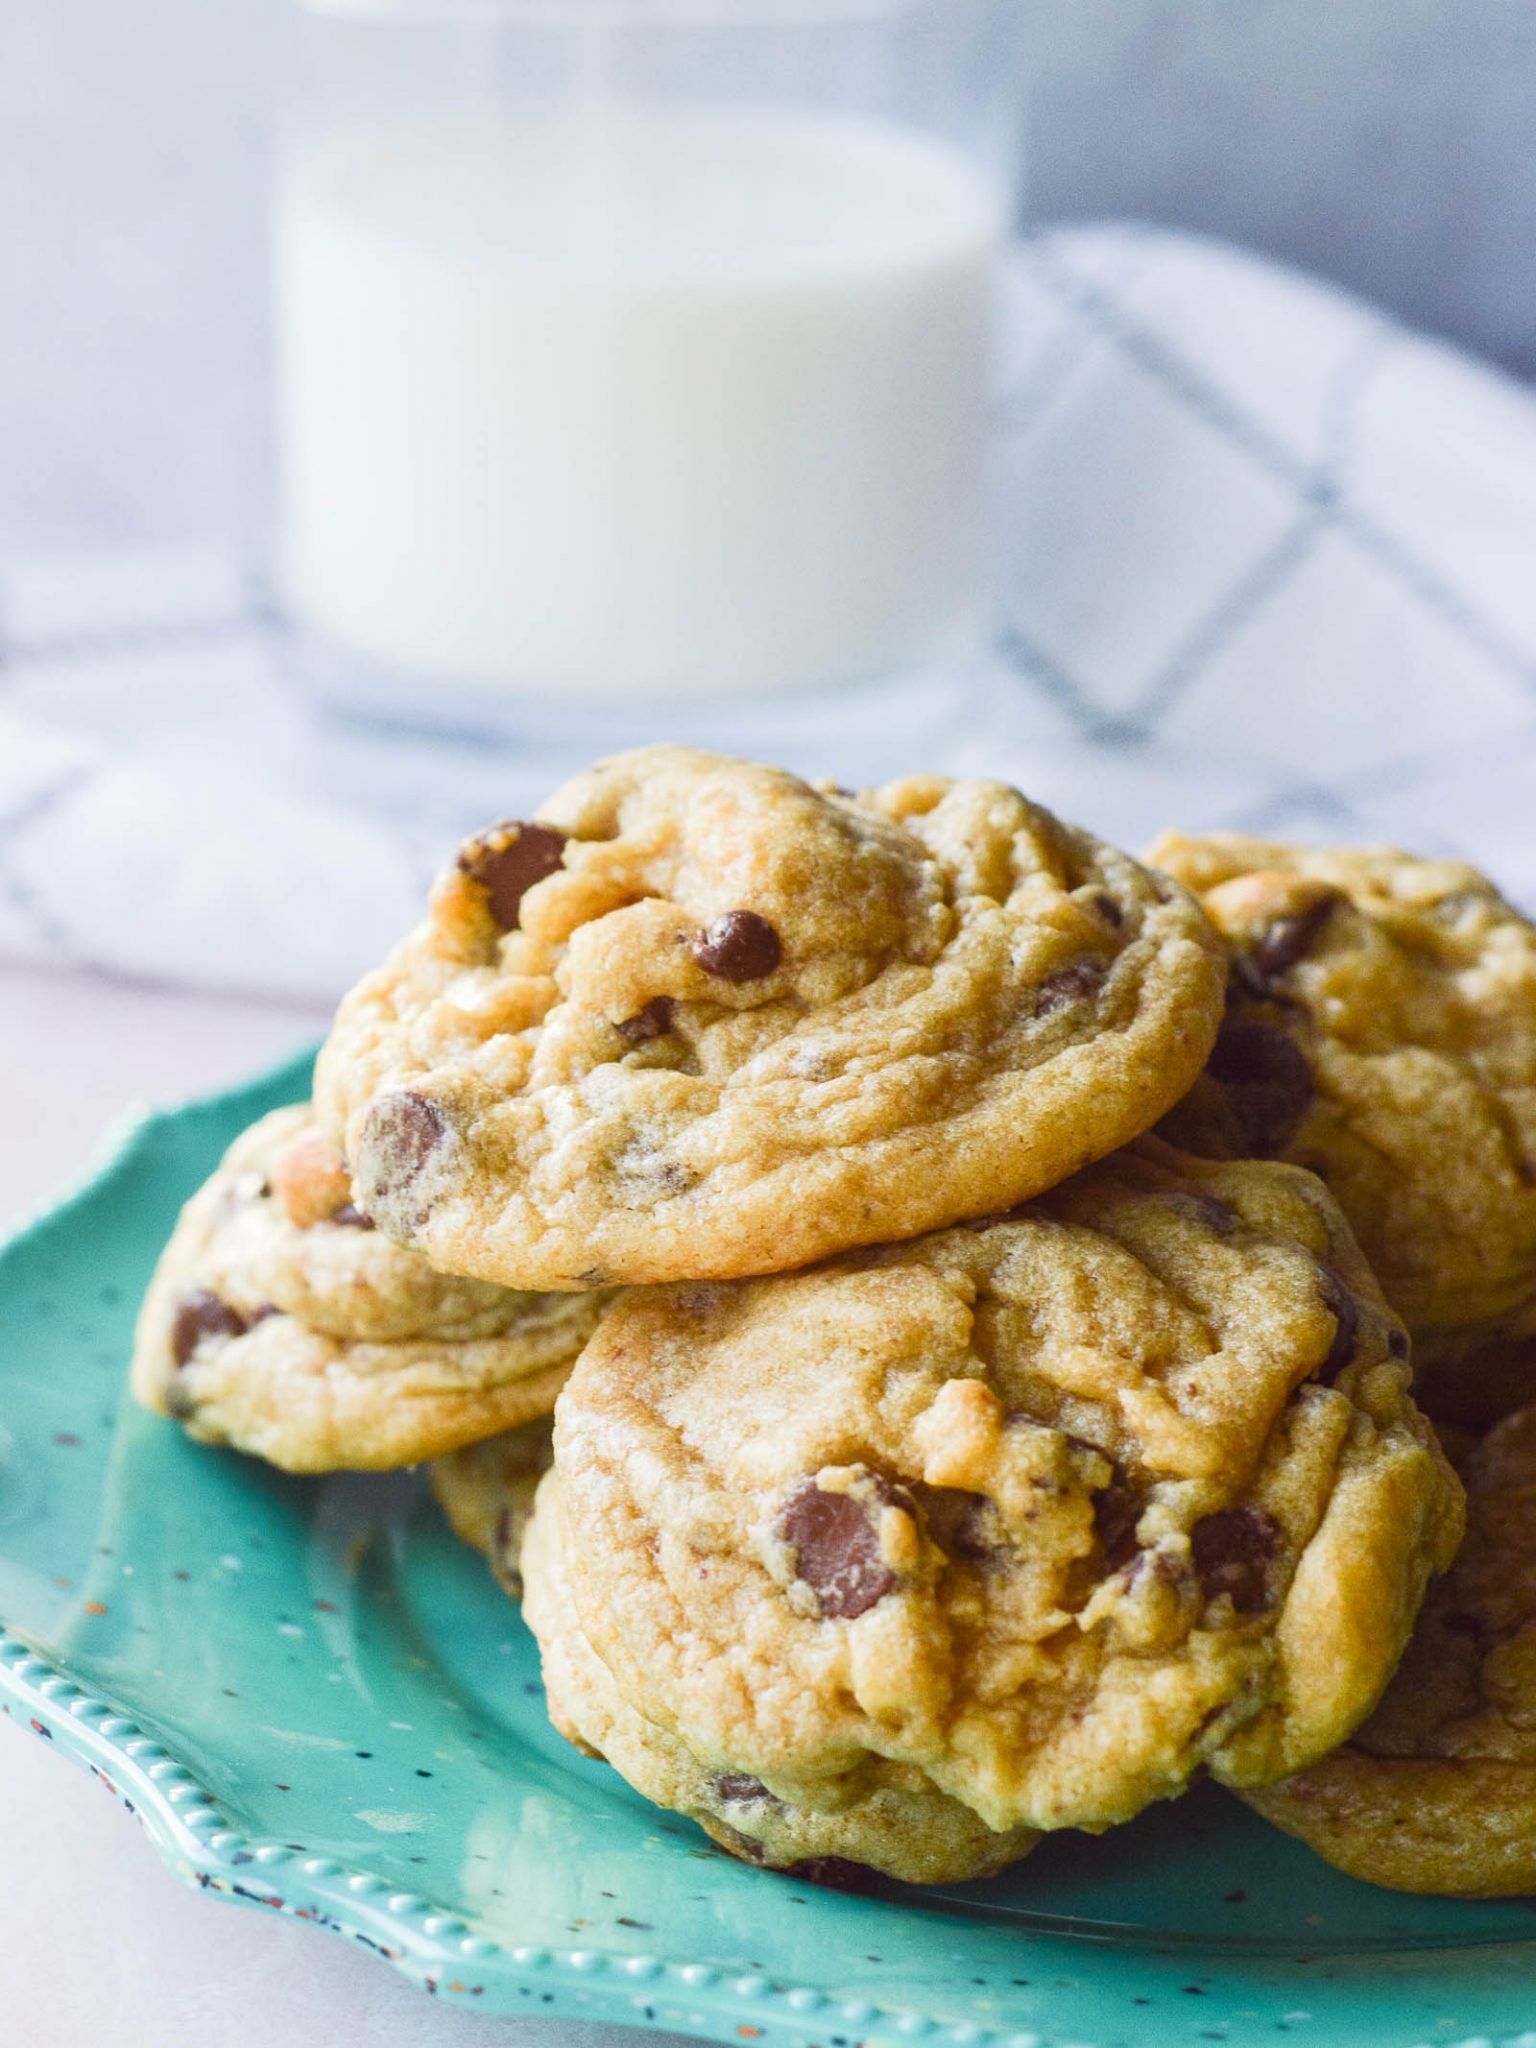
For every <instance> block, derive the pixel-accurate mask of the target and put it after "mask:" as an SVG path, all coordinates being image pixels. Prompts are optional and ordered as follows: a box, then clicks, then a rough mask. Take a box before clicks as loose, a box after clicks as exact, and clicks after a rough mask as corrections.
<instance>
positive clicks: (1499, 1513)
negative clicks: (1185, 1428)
mask: <svg viewBox="0 0 1536 2048" xmlns="http://www.w3.org/2000/svg"><path fill="white" fill-rule="evenodd" d="M1451 1448H1452V1451H1453V1455H1455V1456H1456V1460H1457V1463H1458V1465H1459V1467H1460V1470H1461V1473H1462V1476H1463V1478H1464V1479H1465V1481H1466V1486H1467V1540H1466V1543H1465V1545H1464V1546H1463V1548H1462V1551H1461V1554H1460V1555H1459V1556H1458V1558H1457V1559H1456V1562H1455V1564H1454V1565H1453V1566H1452V1567H1451V1570H1450V1572H1449V1573H1448V1574H1447V1576H1446V1577H1445V1578H1444V1579H1442V1580H1441V1581H1440V1582H1439V1583H1438V1584H1437V1585H1435V1586H1434V1587H1432V1588H1431V1590H1430V1593H1429V1597H1428V1599H1427V1600H1426V1601H1425V1603H1424V1610H1423V1613H1422V1614H1421V1615H1420V1617H1419V1622H1418V1626H1417V1628H1416V1629H1415V1630H1414V1633H1413V1640H1412V1641H1411V1642H1410V1644H1409V1646H1408V1650H1407V1654H1406V1655H1405V1656H1404V1658H1403V1662H1402V1665H1401V1667H1400V1668H1399V1670H1398V1673H1397V1676H1396V1677H1395V1678H1394V1679H1393V1681H1392V1683H1391V1685H1390V1686H1389V1687H1388V1688H1387V1691H1386V1694H1385V1696H1384V1697H1383V1699H1382V1702H1381V1705H1380V1706H1379V1707H1378V1708H1377V1709H1376V1712H1375V1713H1374V1714H1373V1715H1372V1716H1371V1718H1370V1719H1369V1720H1368V1721H1367V1722H1366V1723H1365V1725H1364V1726H1363V1727H1362V1728H1360V1729H1359V1730H1357V1732H1356V1733H1355V1735H1354V1736H1353V1738H1352V1739H1351V1740H1350V1741H1349V1742H1348V1743H1346V1744H1345V1745H1344V1747H1343V1748H1342V1749H1339V1750H1336V1751H1335V1752H1334V1754H1333V1755H1332V1756H1330V1757H1327V1758H1325V1759H1324V1760H1323V1762H1321V1763H1319V1764H1315V1765H1314V1766H1313V1767H1312V1769H1311V1770H1308V1771H1303V1772H1302V1773H1301V1774H1300V1775H1299V1776H1297V1777H1294V1778H1287V1779H1286V1780H1285V1781H1284V1783H1282V1784H1279V1785H1271V1786H1270V1787H1268V1789H1267V1790H1265V1791H1262V1792H1255V1793H1252V1794H1249V1795H1246V1796H1247V1797H1248V1798H1249V1801H1250V1804H1252V1805H1253V1806H1255V1807H1256V1808H1257V1809H1258V1811H1259V1812H1260V1813H1262V1814H1264V1815H1265V1816H1266V1818H1268V1819H1269V1820H1272V1821H1274V1822H1276V1824H1277V1825H1278V1826H1280V1827H1282V1828H1284V1829H1285V1831H1286V1833H1287V1834H1292V1835H1299V1836H1300V1838H1301V1839H1302V1841H1304V1842H1307V1843H1309V1844H1310V1845H1311V1847H1312V1848H1314V1849H1316V1850H1317V1852H1318V1853H1319V1855H1322V1856H1326V1857H1327V1859H1328V1861H1329V1862H1330V1863H1334V1864H1337V1865H1338V1867H1339V1869H1341V1870H1346V1871H1348V1872H1349V1874H1350V1876H1352V1877H1362V1878H1366V1879H1368V1880H1369V1881H1370V1882H1371V1883H1372V1884H1382V1885H1390V1886H1391V1887H1392V1888H1393V1889H1394V1890H1395V1891H1408V1892H1439V1893H1445V1894H1450V1895H1453V1896H1458V1897H1463V1898H1499V1897H1505V1896H1509V1895H1511V1894H1518V1893H1526V1892H1536V1407H1528V1408H1523V1409H1521V1410H1520V1411H1519V1412H1518V1413H1516V1414H1513V1415H1510V1416H1508V1417H1507V1418H1506V1419H1505V1420H1504V1421H1503V1422H1501V1423H1499V1424H1498V1425H1497V1426H1496V1427H1495V1428H1494V1429H1493V1430H1492V1431H1491V1432H1490V1433H1489V1434H1488V1435H1487V1436H1486V1437H1484V1438H1483V1439H1482V1440H1481V1441H1480V1442H1477V1441H1474V1442H1472V1443H1470V1444H1466V1445H1457V1444H1456V1443H1455V1442H1454V1440H1452V1443H1451Z"/></svg>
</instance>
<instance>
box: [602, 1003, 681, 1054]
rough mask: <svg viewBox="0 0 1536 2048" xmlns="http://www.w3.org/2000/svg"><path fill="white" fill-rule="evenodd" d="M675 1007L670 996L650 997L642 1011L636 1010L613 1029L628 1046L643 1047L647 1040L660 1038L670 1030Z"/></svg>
mask: <svg viewBox="0 0 1536 2048" xmlns="http://www.w3.org/2000/svg"><path fill="white" fill-rule="evenodd" d="M676 1007H677V1005H676V1004H675V1003H674V1002H673V1000H672V998H671V997H670V996H652V997H651V1000H650V1001H649V1002H648V1003H647V1004H646V1006H645V1008H644V1009H643V1010H636V1012H635V1014H634V1016H633V1017H626V1018H625V1019H624V1022H623V1023H622V1024H616V1025H615V1026H614V1027H613V1028H614V1029H615V1031H617V1032H618V1034H619V1036H620V1038H622V1039H625V1040H627V1042H628V1043H629V1044H630V1045H644V1044H645V1042H646V1040H647V1039H650V1038H661V1037H663V1036H664V1035H665V1033H667V1032H668V1031H670V1030H671V1029H672V1013H673V1011H674V1010H675V1009H676Z"/></svg>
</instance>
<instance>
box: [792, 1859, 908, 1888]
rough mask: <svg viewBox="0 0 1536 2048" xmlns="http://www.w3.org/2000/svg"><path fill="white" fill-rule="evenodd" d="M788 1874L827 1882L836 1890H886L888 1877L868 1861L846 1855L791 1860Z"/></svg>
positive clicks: (817, 1882)
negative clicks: (863, 1861) (849, 1857)
mask: <svg viewBox="0 0 1536 2048" xmlns="http://www.w3.org/2000/svg"><path fill="white" fill-rule="evenodd" d="M784 1874H785V1876H786V1877H798V1878H801V1879H803V1881H804V1882H805V1883H806V1884H820V1885H825V1886H826V1887H827V1888H828V1890H830V1891H834V1892H873V1893H879V1892H882V1891H884V1889H885V1883H886V1881H885V1879H884V1878H883V1877H882V1876H881V1875H880V1873H879V1871H878V1870H871V1869H870V1867H869V1865H868V1864H867V1863H852V1862H850V1861H849V1859H848V1858H847V1857H846V1856H807V1857H805V1858H803V1859H802V1860H801V1861H800V1862H799V1863H791V1864H790V1865H789V1866H788V1867H787V1868H786V1870H785V1873H784Z"/></svg>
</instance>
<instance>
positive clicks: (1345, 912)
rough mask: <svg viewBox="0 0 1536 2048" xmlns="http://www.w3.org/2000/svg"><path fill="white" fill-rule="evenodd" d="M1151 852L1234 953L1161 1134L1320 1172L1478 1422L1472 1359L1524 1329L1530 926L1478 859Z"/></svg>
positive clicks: (1229, 849)
mask: <svg viewBox="0 0 1536 2048" xmlns="http://www.w3.org/2000/svg"><path fill="white" fill-rule="evenodd" d="M1148 858H1149V859H1150V860H1151V861H1153V862H1154V863H1155V864H1156V865H1158V866H1160V867H1162V868H1164V869H1166V870H1167V871H1168V872H1169V873H1172V874H1174V875H1176V876H1177V877H1178V878H1179V879H1180V880H1181V881H1183V882H1184V883H1186V884H1187V885H1188V886H1189V887H1190V888H1192V889H1193V890H1195V892H1196V893H1197V894H1198V895H1199V896H1200V898H1201V900H1202V901H1203V903H1204V904H1205V907H1206V909H1207V911H1208V912H1209V913H1210V916H1211V918H1212V919H1213V921H1214V922H1215V924H1216V926H1217V928H1218V930H1219V931H1220V932H1221V933H1222V935H1223V936H1224V938H1225V939H1226V940H1227V941H1228V944H1229V945H1230V947H1231V949H1232V971H1231V986H1230V993H1229V1000H1228V1010H1227V1019H1226V1022H1225V1024H1224V1025H1223V1028H1222V1033H1221V1036H1220V1038H1219V1039H1218V1040H1217V1044H1216V1049H1215V1052H1214V1053H1213V1054H1212V1057H1211V1062H1210V1067H1209V1070H1208V1074H1207V1076H1206V1077H1204V1078H1203V1079H1202V1081H1201V1083H1200V1084H1199V1086H1198V1087H1197V1088H1196V1090H1195V1091H1194V1092H1193V1094H1192V1095H1191V1097H1190V1099H1189V1101H1188V1102H1187V1103H1186V1104H1184V1105H1181V1106H1180V1108H1179V1109H1178V1110H1176V1111H1175V1112H1174V1113H1173V1115H1172V1117H1171V1118H1170V1119H1169V1120H1168V1122H1167V1124H1166V1125H1165V1129H1166V1130H1167V1131H1168V1134H1169V1135H1170V1136H1171V1137H1173V1138H1175V1139H1176V1140H1177V1141H1178V1142H1180V1143H1184V1144H1188V1145H1192V1146H1194V1147H1195V1149H1197V1150H1202V1151H1211V1152H1216V1153H1232V1154H1243V1153H1260V1154H1263V1155H1266V1156H1275V1157H1281V1158H1285V1159H1290V1160H1294V1161H1296V1162H1297V1163H1298V1164H1301V1165H1304V1166H1309V1167H1312V1168H1313V1169H1314V1170H1315V1171H1316V1172H1318V1173H1319V1174H1321V1175H1322V1177H1323V1178H1324V1179H1325V1180H1326V1181H1327V1183H1328V1185H1329V1187H1330V1188H1331V1189H1332V1191H1333V1193H1334V1194H1335V1195H1336V1196H1337V1198H1338V1201H1339V1203H1340V1205H1341V1207H1342V1208H1343V1210H1344V1212H1345V1214H1346V1215H1347V1216H1348V1218H1349V1220H1350V1223H1351V1225H1352V1226H1353V1228H1354V1231H1355V1234H1356V1236H1357V1237H1358V1238H1359V1240H1360V1243H1361V1245H1362V1247H1363V1248H1364V1251H1365V1253H1366V1256H1367V1258H1368V1259H1369V1260H1370V1262H1371V1264H1372V1265H1373V1266H1374V1268H1375V1270H1376V1274H1377V1277H1378V1278H1379V1279H1380V1281H1381V1284H1382V1287H1383V1288H1384V1290H1385V1292H1386V1294H1387V1298H1388V1299H1389V1300H1390V1301H1391V1302H1392V1304H1393V1306H1394V1307H1395V1308H1396V1309H1397V1310H1398V1312H1399V1313H1400V1314H1401V1315H1402V1317H1403V1319H1404V1321H1405V1322H1406V1323H1407V1324H1408V1327H1409V1329H1410V1330H1411V1331H1412V1333H1413V1339H1414V1350H1415V1355H1416V1357H1417V1358H1418V1359H1419V1361H1420V1362H1421V1363H1422V1364H1424V1365H1426V1366H1427V1367H1429V1368H1430V1369H1431V1371H1432V1373H1433V1380H1432V1382H1430V1381H1427V1382H1426V1384H1433V1386H1434V1387H1435V1389H1436V1391H1437V1392H1443V1393H1444V1395H1445V1406H1446V1408H1447V1412H1454V1411H1455V1410H1456V1409H1457V1408H1458V1406H1466V1407H1468V1408H1469V1409H1470V1411H1471V1412H1472V1413H1473V1414H1475V1413H1476V1411H1477V1407H1478V1403H1477V1401H1476V1399H1475V1392H1476V1389H1475V1384H1473V1385H1469V1387H1468V1388H1467V1390H1466V1398H1465V1401H1464V1402H1458V1398H1457V1397H1458V1392H1459V1391H1460V1390H1458V1388H1457V1386H1456V1381H1457V1379H1458V1378H1459V1377H1465V1378H1466V1379H1467V1380H1468V1381H1469V1382H1471V1383H1475V1382H1476V1380H1477V1379H1478V1377H1479V1367H1478V1365H1477V1364H1476V1362H1475V1360H1474V1358H1473V1356H1472V1354H1474V1353H1475V1352H1476V1351H1477V1349H1478V1348H1479V1347H1480V1346H1483V1345H1485V1344H1487V1343H1489V1342H1490V1341H1491V1340H1495V1341H1497V1340H1502V1339H1504V1338H1507V1337H1510V1336H1517V1335H1521V1334H1536V926H1533V925H1532V924H1531V923H1530V922H1529V920H1527V919H1526V918H1524V917H1522V916H1521V915H1520V914H1519V913H1518V912H1517V911H1515V910H1513V909H1512V908H1511V907H1510V905H1509V904H1507V903H1506V902H1505V901H1504V900H1503V898H1502V897H1501V896H1500V895H1499V893H1498V891H1497V890H1496V889H1495V888H1494V886H1493V884H1492V883H1491V882H1489V881H1488V880H1487V878H1486V877H1485V876H1483V875H1481V874H1479V873H1478V871H1477V870H1476V869H1475V868H1471V867H1468V866H1466V865H1465V864H1464V863H1462V862H1460V861H1452V860H1420V859H1415V858H1414V857H1413V856H1412V855H1409V854H1405V853H1398V852H1394V851H1393V850H1391V849H1389V848H1355V849H1351V848H1343V849H1340V848H1326V847H1299V846H1287V845H1281V844H1278V843H1275V842H1272V841H1268V840H1260V839H1247V838H1241V837H1238V836H1235V835H1226V834H1215V835H1212V836H1211V837H1208V838H1202V839H1190V838H1184V837H1181V836H1179V835H1177V834H1168V835H1166V836H1165V837H1164V838H1163V839H1161V840H1159V841H1158V843H1157V844H1156V845H1155V846H1154V847H1153V848H1152V849H1151V852H1150V853H1149V855H1148ZM1464 1358H1465V1359H1466V1360H1467V1364H1466V1367H1465V1372H1464V1373H1459V1372H1458V1361H1460V1360H1462V1359H1464ZM1533 1394H1536V1369H1533V1371H1532V1373H1531V1376H1530V1377H1529V1378H1528V1379H1527V1381H1526V1383H1525V1386H1524V1390H1523V1396H1524V1398H1525V1399H1530V1398H1531V1396H1532V1395H1533ZM1437 1412H1439V1409H1438V1408H1437Z"/></svg>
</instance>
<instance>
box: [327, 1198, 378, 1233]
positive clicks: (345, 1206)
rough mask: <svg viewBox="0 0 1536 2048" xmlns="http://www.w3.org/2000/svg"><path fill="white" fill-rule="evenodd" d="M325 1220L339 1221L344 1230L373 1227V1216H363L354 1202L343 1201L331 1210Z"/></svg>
mask: <svg viewBox="0 0 1536 2048" xmlns="http://www.w3.org/2000/svg"><path fill="white" fill-rule="evenodd" d="M326 1220H327V1221H328V1222H331V1223H339V1224H340V1225H341V1226H342V1228H343V1229H344V1230H372V1229H373V1228H374V1221H373V1218H372V1217H371V1216H365V1215H364V1214H363V1212H362V1210H361V1209H359V1207H358V1206H357V1204H356V1202H343V1203H342V1205H341V1207H340V1208H339V1209H333V1210H332V1211H331V1213H330V1216H329V1217H328V1218H327V1219H326Z"/></svg>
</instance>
